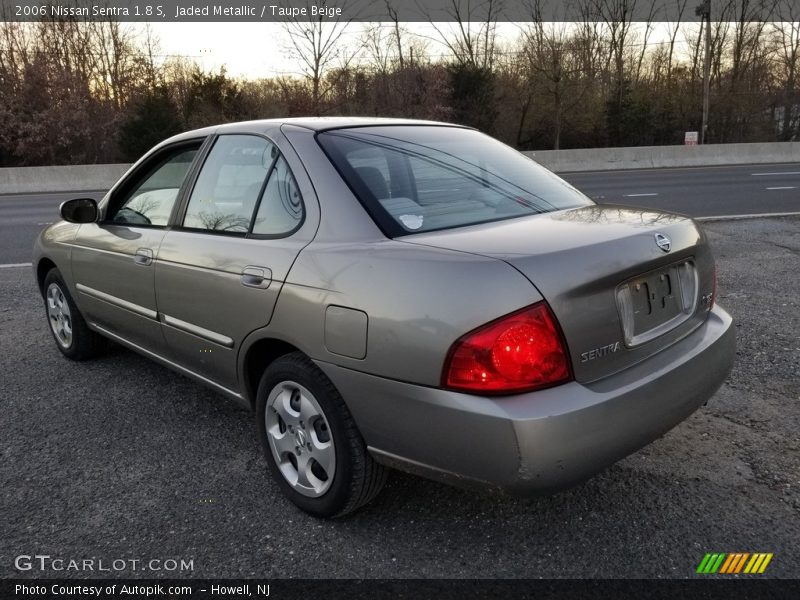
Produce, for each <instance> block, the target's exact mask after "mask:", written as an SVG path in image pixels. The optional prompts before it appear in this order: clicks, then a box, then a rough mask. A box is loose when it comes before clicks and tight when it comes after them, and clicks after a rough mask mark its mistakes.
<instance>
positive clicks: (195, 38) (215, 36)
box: [150, 23, 519, 79]
mask: <svg viewBox="0 0 800 600" xmlns="http://www.w3.org/2000/svg"><path fill="white" fill-rule="evenodd" d="M363 25H366V24H365V23H353V24H351V25H350V27H349V29H348V31H349V30H350V29H352V31H353V34H356V33H357V32H358V30H359V29H360V28H361V27H362V26H363ZM450 25H452V24H445V26H450ZM406 26H407V27H408V29H409V30H410V31H411V32H412V33H414V34H417V35H422V36H426V37H429V38H433V39H432V40H431V41H430V46H429V53H430V54H431V55H437V54H442V53H447V49H446V48H445V47H444V46H443V45H442V44H441V43H439V42H437V41H436V38H438V34H437V33H436V31H435V29H433V27H432V26H431V25H430V24H429V23H407V24H406ZM150 27H151V30H152V31H153V32H154V33H155V34H156V36H157V37H158V38H159V41H160V46H161V54H163V55H180V56H186V57H189V58H193V59H195V60H196V61H198V62H199V63H200V64H201V65H202V66H203V68H204V69H206V70H209V71H212V70H213V71H215V70H218V69H219V68H220V67H221V66H223V65H225V66H226V68H227V71H228V74H229V75H231V76H234V77H244V78H249V79H256V78H259V77H274V76H276V75H282V74H287V75H299V74H300V73H301V67H300V65H299V64H298V63H297V61H296V60H293V59H292V58H291V56H290V54H289V52H288V47H289V46H290V40H289V36H288V34H287V33H286V29H285V26H284V25H283V24H282V23H151V24H150ZM518 35H519V27H518V26H517V25H516V24H513V23H498V36H499V37H501V38H503V39H505V40H508V41H512V40H514V39H515V38H516V37H517V36H518Z"/></svg>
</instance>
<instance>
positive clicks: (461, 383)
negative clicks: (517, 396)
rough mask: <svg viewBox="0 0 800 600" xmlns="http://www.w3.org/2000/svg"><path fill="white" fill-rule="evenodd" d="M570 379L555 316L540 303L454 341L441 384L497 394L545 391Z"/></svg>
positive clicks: (563, 346)
mask: <svg viewBox="0 0 800 600" xmlns="http://www.w3.org/2000/svg"><path fill="white" fill-rule="evenodd" d="M571 377H572V374H571V372H570V367H569V359H568V358H567V349H566V344H564V340H563V338H562V336H561V332H560V331H559V329H558V325H557V324H556V320H555V317H553V315H552V313H551V312H550V309H549V308H548V307H547V305H546V304H545V303H544V302H539V303H538V304H534V305H533V306H529V307H528V308H525V309H523V310H520V311H518V312H515V313H512V314H510V315H506V316H505V317H501V318H500V319H497V320H496V321H492V322H491V323H488V324H486V325H484V326H482V327H479V328H478V329H475V330H474V331H471V332H470V333H468V334H466V335H464V336H462V337H461V338H459V339H458V340H456V342H455V343H454V344H453V346H452V347H451V348H450V352H449V353H448V355H447V360H446V361H445V365H444V372H443V374H442V385H443V386H444V387H447V388H451V389H456V390H466V391H469V392H479V393H494V394H501V393H512V392H523V391H530V390H535V389H540V388H543V387H550V386H553V385H557V384H559V383H563V382H565V381H568V380H569V379H571Z"/></svg>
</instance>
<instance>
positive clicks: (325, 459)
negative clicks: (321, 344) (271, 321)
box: [256, 352, 386, 518]
mask: <svg viewBox="0 0 800 600" xmlns="http://www.w3.org/2000/svg"><path fill="white" fill-rule="evenodd" d="M256 416H257V423H258V433H259V438H260V439H261V444H262V446H263V448H264V454H265V457H266V459H267V463H268V464H269V470H270V473H271V474H272V477H273V478H274V479H275V481H276V482H277V483H278V485H279V486H280V488H281V490H282V491H283V493H284V494H285V495H286V496H287V497H288V498H289V499H290V500H291V501H292V502H293V503H294V504H295V505H297V506H298V507H299V508H301V509H302V510H304V511H305V512H307V513H309V514H311V515H314V516H316V517H326V518H328V517H340V516H343V515H346V514H348V513H351V512H353V511H355V510H357V509H358V508H360V507H361V506H363V505H364V504H367V503H368V502H369V501H371V500H372V499H373V498H374V497H375V496H376V495H377V494H378V492H379V491H380V489H381V487H383V484H384V482H385V481H386V468H385V467H383V466H381V465H379V464H378V463H376V462H375V461H374V460H373V459H372V457H371V456H370V455H369V453H368V452H367V448H366V444H365V443H364V440H363V438H362V437H361V434H360V433H359V432H358V429H357V427H356V424H355V421H354V420H353V417H352V415H351V414H350V411H349V410H347V406H346V405H345V403H344V400H343V399H342V397H341V395H340V394H339V392H338V391H337V390H336V388H335V387H334V385H333V383H331V381H330V379H328V378H327V376H326V375H325V374H324V373H323V372H322V371H320V369H319V368H318V367H317V366H316V365H315V364H314V363H313V362H311V360H310V359H309V358H308V357H306V356H305V355H304V354H302V353H300V352H294V353H292V354H287V355H285V356H282V357H280V358H278V359H277V360H275V361H274V362H273V363H272V364H271V365H270V366H269V367H268V368H267V370H266V371H265V372H264V375H263V376H262V377H261V383H260V384H259V386H258V393H257V411H256Z"/></svg>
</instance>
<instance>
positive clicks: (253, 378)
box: [240, 337, 307, 409]
mask: <svg viewBox="0 0 800 600" xmlns="http://www.w3.org/2000/svg"><path fill="white" fill-rule="evenodd" d="M292 352H303V351H302V350H301V349H300V348H298V347H296V346H294V345H293V344H290V343H289V342H287V341H285V340H282V339H279V338H274V337H265V338H260V339H258V340H255V341H254V342H252V343H251V344H250V345H248V346H247V347H246V348H245V351H244V357H243V359H242V360H241V367H240V370H241V381H242V384H243V385H242V391H243V393H244V397H245V399H246V400H247V401H248V402H249V404H250V408H251V409H255V404H256V392H257V391H258V384H259V382H260V381H261V376H262V375H263V374H264V371H265V370H266V369H267V367H269V366H270V365H271V364H272V363H273V362H275V361H276V360H277V359H278V358H280V357H281V356H284V355H286V354H290V353H292ZM303 354H305V353H303ZM306 356H307V355H306Z"/></svg>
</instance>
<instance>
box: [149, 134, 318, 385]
mask: <svg viewBox="0 0 800 600" xmlns="http://www.w3.org/2000/svg"><path fill="white" fill-rule="evenodd" d="M293 160H295V161H296V160H297V158H296V156H294V157H293ZM182 212H183V215H182V216H179V218H178V222H177V223H176V226H175V227H173V228H172V229H171V230H170V231H168V232H167V234H166V235H165V237H164V240H163V241H162V243H161V247H160V249H159V252H158V260H157V264H156V269H155V276H156V296H157V297H156V299H157V302H158V307H159V313H160V318H161V322H162V326H163V332H164V337H165V339H166V342H167V345H168V348H169V351H170V355H171V358H172V359H173V360H174V361H175V362H177V363H179V364H181V365H183V366H184V367H186V368H188V369H190V370H192V371H194V372H195V373H198V374H200V375H202V376H204V377H206V378H208V379H210V380H212V381H214V382H216V383H218V384H219V385H222V386H224V387H227V388H229V389H236V387H237V377H236V359H237V353H238V349H239V347H240V345H241V343H242V341H243V340H244V338H245V337H246V336H247V335H248V334H249V333H250V332H252V331H253V330H255V329H257V328H260V327H264V326H265V325H267V324H268V323H269V321H270V318H271V316H272V311H273V308H274V306H275V302H276V300H277V298H278V294H279V293H280V290H281V286H282V285H283V282H284V281H285V279H286V275H287V273H288V272H289V269H290V267H291V266H292V263H293V262H294V260H295V258H296V257H297V254H298V253H299V252H300V250H301V249H302V248H303V246H305V245H306V244H307V243H308V242H309V241H310V240H311V238H312V237H313V234H314V231H315V224H314V223H309V222H308V220H307V218H306V217H307V211H306V205H305V204H304V202H303V198H302V197H301V194H300V190H299V188H298V185H297V181H296V179H295V177H294V175H293V173H292V170H291V168H290V166H289V163H288V162H287V160H286V158H285V156H284V154H282V153H281V151H280V150H279V149H278V147H277V146H276V144H275V143H273V142H272V141H270V140H268V139H267V138H265V137H261V136H257V135H250V134H225V135H219V136H218V137H217V138H216V139H215V141H214V142H213V146H212V147H211V149H210V151H209V152H208V155H207V157H206V158H205V160H204V163H203V166H202V167H201V169H200V172H199V174H198V176H197V179H196V181H195V183H194V186H193V188H192V190H191V192H190V193H189V194H188V197H187V200H186V202H185V209H184V210H183V211H182Z"/></svg>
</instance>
